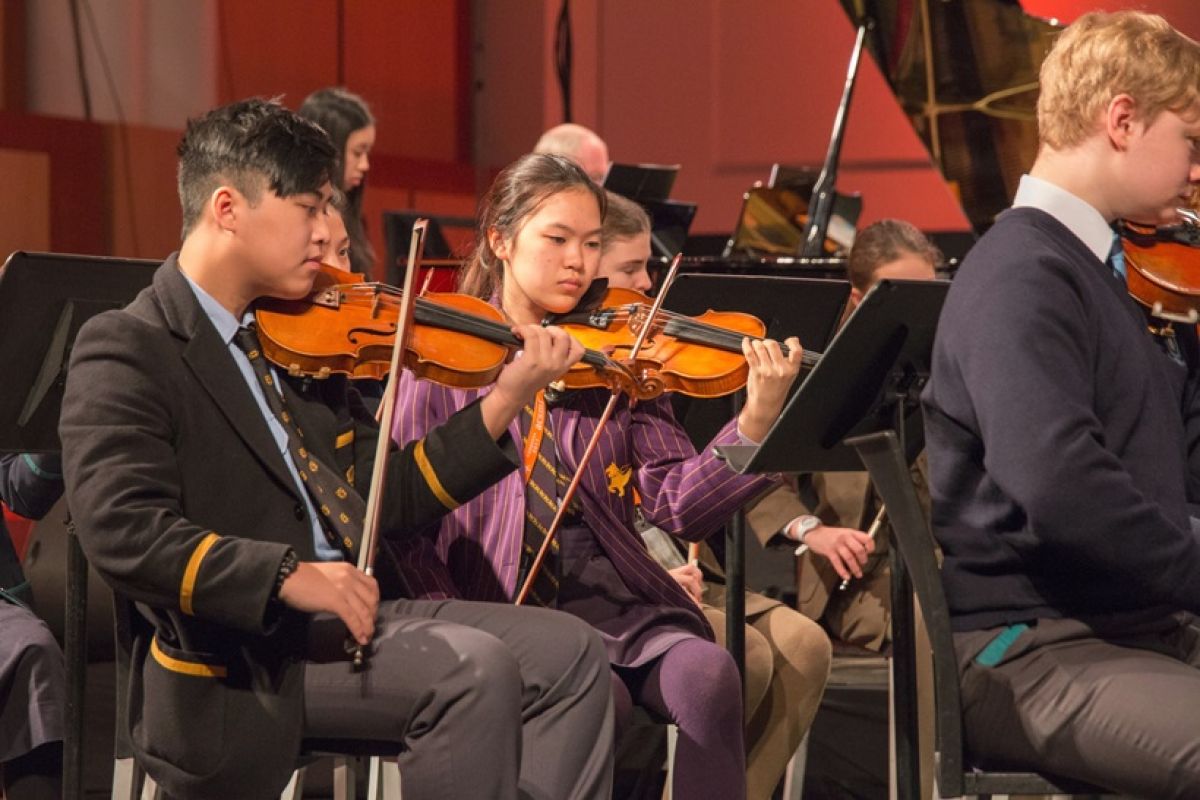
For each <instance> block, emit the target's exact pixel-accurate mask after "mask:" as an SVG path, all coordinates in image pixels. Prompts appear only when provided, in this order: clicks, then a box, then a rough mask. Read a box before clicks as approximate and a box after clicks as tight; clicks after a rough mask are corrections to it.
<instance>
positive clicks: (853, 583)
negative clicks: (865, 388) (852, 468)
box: [746, 219, 942, 652]
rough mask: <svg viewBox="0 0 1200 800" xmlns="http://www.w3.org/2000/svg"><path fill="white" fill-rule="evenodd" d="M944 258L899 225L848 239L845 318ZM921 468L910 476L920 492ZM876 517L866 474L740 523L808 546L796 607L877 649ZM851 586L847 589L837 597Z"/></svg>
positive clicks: (800, 487) (884, 624)
mask: <svg viewBox="0 0 1200 800" xmlns="http://www.w3.org/2000/svg"><path fill="white" fill-rule="evenodd" d="M941 263H942V254H941V253H940V252H939V251H938V249H937V248H936V247H935V246H934V245H933V243H932V242H930V241H929V240H928V239H927V238H926V237H925V235H924V234H923V233H921V232H920V231H919V230H917V228H916V227H915V226H913V225H912V224H910V223H908V222H905V221H903V220H897V219H885V220H880V221H878V222H875V223H873V224H871V225H868V226H867V227H866V228H864V229H863V230H862V231H860V232H859V233H858V234H857V235H856V236H855V239H854V247H853V248H852V249H851V251H850V257H849V259H848V261H847V264H846V273H847V278H848V279H849V280H850V300H849V302H848V304H847V309H846V315H847V316H849V314H850V312H852V311H853V310H854V309H855V308H857V307H858V304H859V303H861V302H862V299H863V297H864V296H865V295H866V293H867V292H868V291H870V289H871V287H872V286H874V285H875V284H876V283H877V282H879V281H880V280H883V279H884V278H897V279H905V280H932V279H933V278H934V277H935V276H936V273H935V270H936V268H937V266H938V265H940V264H941ZM921 464H922V461H918V466H917V467H916V468H914V469H913V471H912V472H913V479H914V481H915V482H916V483H917V489H918V493H919V494H920V495H921V496H922V497H925V496H926V492H925V491H924V488H925V487H924V482H925V480H924V474H923V470H922V469H921ZM878 510H879V506H878V503H877V502H876V498H875V492H874V490H873V489H872V487H871V483H870V479H869V478H868V476H867V473H866V472H824V473H815V474H809V475H801V476H799V477H798V479H797V482H796V483H795V484H794V485H793V486H788V487H784V488H780V489H777V490H776V491H774V492H772V493H770V494H768V495H766V496H765V497H763V498H762V499H761V500H759V501H758V502H756V503H754V504H753V505H752V506H751V507H750V508H748V509H747V511H746V523H747V525H749V527H750V529H751V530H752V531H754V533H755V535H756V536H758V538H759V539H760V540H761V541H763V542H766V541H767V540H769V539H770V538H771V537H772V536H773V535H775V533H776V532H780V531H781V532H782V533H783V534H784V535H785V536H786V537H787V538H788V539H790V540H792V541H794V542H797V543H800V542H803V543H804V544H806V545H808V549H807V551H806V552H805V553H804V554H803V555H802V556H801V557H800V558H799V560H798V564H797V579H796V587H797V607H798V608H799V610H800V612H801V613H802V614H804V615H806V616H807V617H809V618H810V619H814V620H818V621H820V622H821V623H822V624H823V625H824V626H825V628H826V630H828V631H829V633H830V635H831V636H832V637H833V638H834V639H836V640H838V641H842V642H847V643H849V644H853V645H857V646H859V647H864V648H867V649H868V650H874V651H876V652H878V651H880V650H882V649H883V648H884V647H885V645H886V644H887V643H888V642H889V641H890V640H891V633H890V625H891V589H890V580H889V578H888V569H887V542H888V537H889V536H890V531H889V530H888V529H887V527H886V526H884V527H883V528H882V529H881V530H880V531H879V532H878V534H877V535H876V537H875V539H874V540H872V539H870V538H868V537H867V535H866V534H865V533H864V531H865V530H867V529H868V528H869V527H870V526H871V523H872V521H873V519H874V518H875V515H876V514H877V512H878ZM843 581H849V584H848V586H847V588H846V589H845V590H839V588H838V587H839V586H841V585H842V583H843Z"/></svg>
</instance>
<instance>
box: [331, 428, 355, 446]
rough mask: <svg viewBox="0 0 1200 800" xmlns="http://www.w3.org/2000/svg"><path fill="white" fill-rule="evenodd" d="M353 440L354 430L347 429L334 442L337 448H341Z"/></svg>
mask: <svg viewBox="0 0 1200 800" xmlns="http://www.w3.org/2000/svg"><path fill="white" fill-rule="evenodd" d="M353 441H354V431H346V432H345V433H343V434H342V435H340V436H338V437H337V441H335V442H334V444H333V446H334V448H335V449H337V450H341V449H342V448H343V447H345V446H346V445H348V444H350V443H351V442H353Z"/></svg>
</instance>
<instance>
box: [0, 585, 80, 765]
mask: <svg viewBox="0 0 1200 800" xmlns="http://www.w3.org/2000/svg"><path fill="white" fill-rule="evenodd" d="M66 704H67V678H66V668H65V666H64V664H63V654H62V650H60V649H58V644H57V643H56V642H55V641H54V636H52V635H51V633H50V629H49V628H47V627H46V624H45V623H44V622H42V621H41V620H40V619H38V618H37V617H35V616H34V615H33V612H31V611H28V610H27V609H24V608H22V607H21V606H16V605H11V604H9V603H7V602H5V601H4V600H0V764H2V763H3V762H5V761H10V760H12V759H14V758H17V757H18V756H23V755H25V754H26V753H28V752H30V751H31V750H33V749H35V748H37V747H40V746H41V745H43V744H46V743H47V742H60V741H62V739H63V734H64V727H63V710H64V709H65V708H66Z"/></svg>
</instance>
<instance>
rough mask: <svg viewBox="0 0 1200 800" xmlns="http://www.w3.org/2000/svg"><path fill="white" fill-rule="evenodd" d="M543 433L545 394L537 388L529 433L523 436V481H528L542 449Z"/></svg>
mask: <svg viewBox="0 0 1200 800" xmlns="http://www.w3.org/2000/svg"><path fill="white" fill-rule="evenodd" d="M522 413H523V412H522ZM545 434H546V394H545V392H543V391H541V390H539V391H538V393H537V401H536V402H535V403H534V404H533V421H532V422H531V423H530V425H529V433H528V434H527V435H526V436H525V483H529V476H530V475H532V474H533V465H534V464H536V463H537V458H538V453H539V452H540V451H541V449H542V437H543V436H544V435H545Z"/></svg>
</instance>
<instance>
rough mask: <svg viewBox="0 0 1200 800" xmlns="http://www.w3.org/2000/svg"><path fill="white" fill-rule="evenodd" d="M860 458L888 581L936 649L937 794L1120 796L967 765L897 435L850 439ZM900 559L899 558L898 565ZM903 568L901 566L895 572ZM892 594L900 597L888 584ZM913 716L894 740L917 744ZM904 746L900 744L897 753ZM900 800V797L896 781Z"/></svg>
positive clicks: (908, 681) (910, 676)
mask: <svg viewBox="0 0 1200 800" xmlns="http://www.w3.org/2000/svg"><path fill="white" fill-rule="evenodd" d="M847 443H848V444H850V445H852V446H853V447H854V448H855V449H856V450H857V451H858V453H859V455H860V456H861V457H862V460H863V463H864V464H866V466H867V471H868V472H870V474H871V480H872V482H873V483H874V484H875V488H876V490H877V491H878V492H879V495H880V497H881V498H882V499H883V504H884V506H886V507H887V510H888V517H889V519H890V520H891V525H892V530H893V532H894V533H895V538H894V539H893V544H894V547H895V548H896V551H898V553H899V555H900V558H899V559H897V560H895V561H893V570H892V581H893V584H894V585H895V584H897V583H899V584H900V590H901V592H902V593H903V595H905V596H907V597H908V598H909V607H910V608H911V597H912V594H913V592H915V594H916V597H917V600H918V601H919V602H920V605H921V611H922V615H923V617H924V620H925V625H926V628H927V630H928V632H929V641H930V645H931V646H932V648H933V672H934V708H935V722H936V735H935V742H936V745H935V746H936V750H937V790H938V794H939V796H941V797H961V796H964V795H969V796H979V797H990V796H992V795H997V794H1003V795H1008V794H1035V795H1040V794H1047V795H1048V794H1058V795H1064V794H1065V795H1073V796H1078V797H1118V795H1115V794H1113V793H1111V792H1107V791H1106V790H1103V789H1098V788H1096V787H1094V786H1087V785H1085V784H1081V783H1078V782H1074V781H1068V780H1060V779H1058V778H1050V777H1047V776H1044V775H1041V774H1038V773H1033V772H989V771H985V770H981V769H978V768H975V767H973V766H970V765H968V764H966V763H964V759H963V735H962V698H961V696H960V693H959V683H958V663H957V659H956V657H955V653H954V640H953V638H952V636H951V632H950V609H949V607H948V606H947V604H946V596H945V594H944V593H943V591H942V581H941V576H940V574H939V567H938V563H937V557H936V555H935V551H934V544H933V536H932V534H931V533H930V531H929V526H928V523H927V522H926V520H925V514H924V513H923V511H922V510H921V505H920V503H919V501H918V500H917V495H916V491H915V490H914V489H913V484H912V480H911V478H910V477H909V472H908V464H907V463H906V462H905V459H904V455H903V451H902V450H901V448H900V443H899V440H898V438H897V436H896V434H895V432H893V431H890V430H889V431H883V432H880V433H873V434H870V435H867V436H861V437H857V438H855V439H850V440H847ZM901 562H902V563H901ZM897 566H900V569H897ZM892 596H893V598H896V597H898V596H899V595H897V593H896V590H895V589H893V595H892ZM902 629H903V626H897V629H896V630H895V631H894V634H893V635H894V636H895V637H898V638H897V639H896V640H895V641H894V643H893V649H894V657H895V658H896V663H895V682H896V693H897V695H904V694H907V695H908V696H909V697H915V695H916V688H915V677H916V674H915V664H914V657H915V655H916V654H915V648H914V647H913V644H912V642H911V641H902V640H901V639H900V638H899V637H901V636H902V633H903V630H902ZM916 723H917V720H916V718H915V714H911V713H909V714H905V715H901V714H897V715H896V738H897V742H898V743H899V742H902V741H908V742H910V743H913V745H914V746H915V742H916V741H917V738H916V737H917V724H916ZM902 749H903V748H902V747H900V746H898V751H899V750H902ZM900 797H901V798H904V797H905V792H904V785H903V782H901V795H900Z"/></svg>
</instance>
